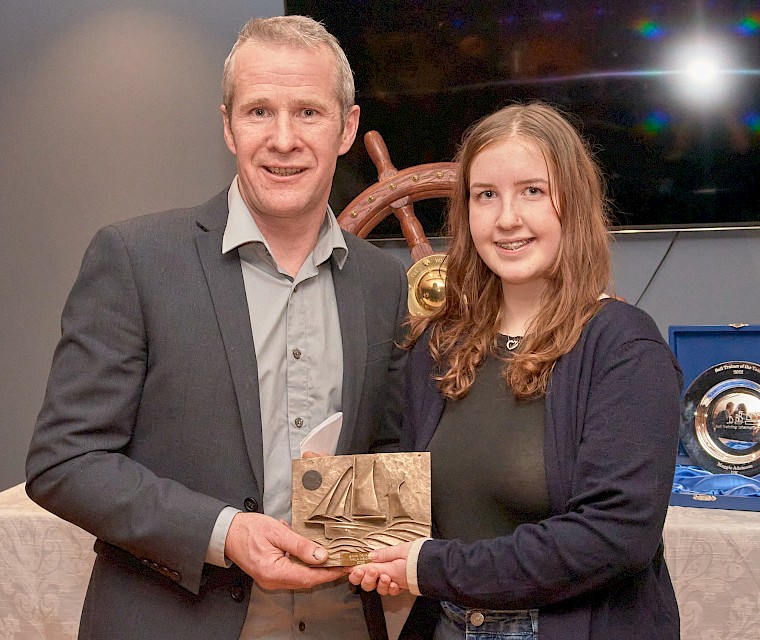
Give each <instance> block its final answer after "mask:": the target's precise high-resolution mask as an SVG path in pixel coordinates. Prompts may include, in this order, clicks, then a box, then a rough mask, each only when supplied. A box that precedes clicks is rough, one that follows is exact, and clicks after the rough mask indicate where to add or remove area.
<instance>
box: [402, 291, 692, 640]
mask: <svg viewBox="0 0 760 640" xmlns="http://www.w3.org/2000/svg"><path fill="white" fill-rule="evenodd" d="M407 367H408V369H407V402H406V414H405V416H404V428H403V432H402V446H403V447H405V448H406V449H408V450H418V451H421V450H425V449H426V448H427V446H428V444H429V443H430V440H431V438H432V436H433V433H434V432H435V429H436V427H437V426H438V422H439V420H440V417H441V413H442V412H443V407H444V403H445V402H444V398H443V396H442V395H441V394H440V393H439V392H438V390H437V389H436V386H435V382H434V381H433V380H432V379H431V371H432V370H433V367H434V363H433V360H432V358H431V356H430V352H429V349H428V334H427V333H426V334H424V335H423V336H422V337H421V338H420V340H418V342H417V344H416V345H415V347H414V348H413V349H412V351H411V353H410V356H409V360H408V364H407ZM682 382H683V379H682V375H681V371H680V368H679V366H678V363H677V362H676V360H675V358H674V357H673V354H672V352H671V351H670V349H669V348H668V345H667V344H666V343H665V342H664V341H663V339H662V336H661V335H660V332H659V331H658V329H657V327H656V325H655V323H654V322H653V320H652V319H651V318H650V317H649V315H647V314H646V313H645V312H644V311H641V310H640V309H637V308H636V307H633V306H631V305H628V304H626V303H624V302H620V301H616V300H609V301H606V302H605V304H604V305H603V307H602V308H601V309H600V311H599V312H598V313H597V314H596V315H595V316H594V318H593V319H592V320H591V321H590V322H589V323H588V325H587V326H586V327H585V329H584V331H583V334H582V336H581V338H580V340H579V341H578V344H577V345H576V346H575V347H574V348H573V350H572V351H571V352H570V353H568V354H567V355H565V356H563V357H562V358H560V359H559V360H558V361H557V363H556V365H555V368H554V371H553V373H552V377H551V382H550V385H549V388H548V391H547V394H546V428H545V443H544V461H545V465H546V477H547V484H548V490H549V501H550V504H551V510H552V514H553V515H552V516H551V517H550V518H548V519H546V520H544V521H542V522H540V523H538V524H524V525H520V526H519V527H518V528H517V529H516V530H515V532H514V533H513V534H512V535H509V536H504V537H500V538H495V539H491V540H482V541H478V542H475V543H472V544H465V543H463V542H461V541H458V540H431V541H428V542H426V543H425V544H424V545H423V547H422V550H421V553H420V556H419V559H418V565H417V577H418V582H419V588H420V591H421V593H422V594H423V596H426V597H424V598H418V599H417V601H416V602H415V605H414V607H413V609H412V612H411V613H410V616H409V619H408V621H407V624H406V626H405V629H404V631H403V633H402V635H401V638H402V639H406V640H411V639H413V638H425V637H430V632H431V629H432V625H433V624H434V621H435V616H436V615H437V600H449V601H452V602H455V603H457V604H459V605H460V606H463V607H475V608H477V607H481V608H489V609H533V608H538V609H539V637H540V639H541V640H610V639H611V638H615V640H625V639H627V638H631V639H635V640H641V639H642V638H645V639H646V640H655V639H656V640H673V639H677V638H679V617H678V607H677V604H676V599H675V594H674V592H673V586H672V584H671V582H670V577H669V575H668V570H667V567H666V566H665V560H664V558H663V545H662V527H663V524H664V521H665V515H666V513H667V508H668V499H669V497H670V492H671V487H672V479H673V471H674V465H675V457H676V448H677V439H678V425H679V414H680V412H679V397H680V391H681V386H682ZM475 437H477V425H476V424H472V425H463V434H462V446H466V443H467V441H468V440H469V439H471V438H475ZM508 472H509V470H508V469H505V473H508Z"/></svg>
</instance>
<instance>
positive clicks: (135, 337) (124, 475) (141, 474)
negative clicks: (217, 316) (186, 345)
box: [27, 227, 225, 593]
mask: <svg viewBox="0 0 760 640" xmlns="http://www.w3.org/2000/svg"><path fill="white" fill-rule="evenodd" d="M149 351H150V350H149V348H148V340H147V336H146V323H145V320H144V318H143V311H142V300H141V296H140V294H139V291H138V287H137V286H136V281H135V278H134V277H133V270H132V265H131V264H130V256H129V253H128V251H127V248H126V246H125V243H124V241H123V238H122V235H121V234H120V232H119V230H118V229H117V228H115V227H109V228H106V229H104V230H101V231H100V232H99V233H98V234H97V235H96V237H95V238H94V240H93V241H92V243H91V245H90V247H89V248H88V250H87V252H86V254H85V257H84V260H83V264H82V267H81V271H80V273H79V276H78V278H77V280H76V283H75V285H74V287H73V290H72V292H71V294H70V296H69V298H68V301H67V303H66V306H65V308H64V312H63V316H62V337H61V340H60V342H59V345H58V347H57V349H56V352H55V355H54V358H53V364H52V368H51V373H50V377H49V381H48V387H47V392H46V396H45V400H44V404H43V407H42V409H41V412H40V414H39V417H38V421H37V424H36V428H35V431H34V435H33V438H32V443H31V447H30V451H29V455H28V458H27V492H28V493H29V495H30V497H31V498H32V499H33V500H35V501H36V502H38V503H40V504H41V505H42V506H43V507H45V508H47V509H49V510H50V511H52V512H53V513H56V514H57V515H59V516H61V517H62V518H65V519H67V520H70V521H71V522H73V523H75V524H77V525H78V526H80V527H82V528H84V529H86V530H88V531H90V532H92V533H93V534H95V535H96V536H97V537H98V538H100V539H101V540H103V541H106V542H108V543H111V544H113V545H115V546H117V547H121V548H122V549H125V550H127V551H128V552H130V553H131V554H133V555H135V556H137V557H138V558H140V559H141V560H143V562H145V563H146V564H148V565H149V566H152V567H153V568H154V569H156V570H158V571H159V572H161V573H163V574H164V575H166V576H167V577H169V578H170V579H172V580H174V581H175V582H178V583H179V584H181V585H182V586H184V587H185V588H187V589H189V590H191V591H193V592H195V593H197V592H198V589H199V585H200V580H201V572H202V569H203V563H204V556H205V553H206V548H207V545H208V541H209V537H210V534H211V530H212V528H213V525H214V522H215V520H216V517H217V515H218V514H219V512H220V511H221V509H222V508H223V507H224V506H225V503H224V502H223V501H220V500H217V499H215V498H212V497H209V496H207V495H203V494H201V493H198V492H195V491H191V490H190V489H188V488H187V487H186V486H184V485H183V484H181V483H179V482H177V481H175V480H171V479H168V478H166V477H159V476H157V475H156V474H155V473H154V472H152V471H151V470H149V469H148V468H147V467H146V466H144V465H142V464H140V463H139V462H137V461H136V460H134V459H133V458H132V457H130V456H129V455H127V453H128V452H129V449H130V447H131V444H132V439H133V436H134V433H133V431H134V428H135V424H136V420H137V419H138V414H139V412H140V410H141V397H142V393H143V383H144V380H145V377H146V371H147V369H148V367H149V360H150V353H149ZM182 365H183V363H181V362H176V363H174V366H177V367H181V366H182Z"/></svg>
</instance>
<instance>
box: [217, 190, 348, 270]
mask: <svg viewBox="0 0 760 640" xmlns="http://www.w3.org/2000/svg"><path fill="white" fill-rule="evenodd" d="M227 206H228V209H229V214H228V215H227V226H226V227H225V228H224V237H223V239H222V253H229V252H230V251H232V250H233V249H237V248H238V247H240V246H242V245H246V244H251V243H258V244H260V245H263V246H264V247H265V248H266V250H267V252H268V253H270V254H271V251H270V250H269V245H268V244H267V241H266V238H264V236H263V235H262V233H261V231H260V230H259V228H258V226H257V225H256V221H255V220H254V219H253V216H252V215H251V213H250V211H249V210H248V206H247V205H246V204H245V201H244V200H243V196H242V195H241V194H240V188H239V187H238V179H237V176H235V179H234V180H233V181H232V184H231V185H230V190H229V192H228V193H227ZM331 255H334V257H335V262H336V263H337V265H338V268H340V269H342V268H343V265H344V264H345V262H346V257H347V256H348V246H347V245H346V239H345V238H344V237H343V233H342V232H341V230H340V226H339V225H338V221H337V220H336V219H335V214H334V213H333V211H332V209H331V208H330V206H329V205H328V207H327V211H326V214H325V220H324V222H323V223H322V226H321V227H320V229H319V236H318V238H317V244H316V245H315V247H314V249H313V250H312V252H311V257H312V260H313V261H314V265H315V266H316V265H320V264H322V263H323V262H325V261H326V260H328V259H329V258H330V256H331Z"/></svg>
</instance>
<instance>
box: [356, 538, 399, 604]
mask: <svg viewBox="0 0 760 640" xmlns="http://www.w3.org/2000/svg"><path fill="white" fill-rule="evenodd" d="M411 546H412V543H411V542H404V543H403V544H398V545H395V546H393V547H385V548H383V549H376V550H375V551H371V552H370V554H369V557H370V560H371V561H372V562H371V563H369V564H361V565H358V566H356V567H352V568H351V569H349V571H350V573H349V576H348V580H349V582H351V584H354V585H357V586H360V587H361V588H362V589H364V591H373V590H376V591H377V592H378V593H379V594H380V595H381V596H397V595H399V594H400V593H401V591H402V590H406V589H409V584H408V582H407V580H406V559H407V556H408V555H409V548H410V547H411Z"/></svg>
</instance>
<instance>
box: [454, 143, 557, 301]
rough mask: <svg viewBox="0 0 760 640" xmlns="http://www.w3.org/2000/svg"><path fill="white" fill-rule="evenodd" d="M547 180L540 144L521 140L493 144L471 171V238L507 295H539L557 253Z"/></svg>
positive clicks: (476, 160)
mask: <svg viewBox="0 0 760 640" xmlns="http://www.w3.org/2000/svg"><path fill="white" fill-rule="evenodd" d="M549 178H550V176H549V169H548V167H547V165H546V161H545V160H544V157H543V155H542V153H541V150H540V149H539V147H538V145H537V144H536V143H535V142H533V141H532V140H530V139H528V138H525V137H522V136H513V137H510V138H506V139H504V140H498V141H496V142H493V143H491V144H490V145H488V146H487V147H485V148H484V149H483V150H482V151H481V152H480V153H479V154H478V155H477V156H475V159H474V160H473V162H472V165H471V167H470V185H469V186H470V202H469V217H470V233H471V234H472V239H473V242H474V243H475V248H476V250H477V252H478V254H479V255H480V257H481V259H482V260H483V262H485V263H486V265H487V266H488V267H489V268H490V269H491V271H493V272H494V273H495V274H496V275H497V276H499V278H501V281H502V286H503V287H504V289H505V291H507V290H509V289H510V288H514V287H520V288H521V289H524V290H526V291H529V290H531V289H534V288H535V290H536V292H540V291H542V290H543V288H544V286H545V285H546V277H547V274H548V272H549V270H550V269H551V267H552V266H553V265H554V262H555V260H556V258H557V255H558V253H559V246H560V237H561V233H562V226H561V224H560V219H559V214H558V213H557V211H556V209H555V208H554V204H553V202H552V198H551V193H550V190H549V183H550V182H549Z"/></svg>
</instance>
